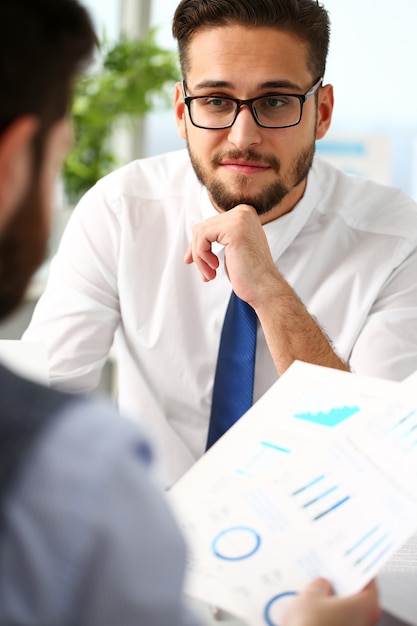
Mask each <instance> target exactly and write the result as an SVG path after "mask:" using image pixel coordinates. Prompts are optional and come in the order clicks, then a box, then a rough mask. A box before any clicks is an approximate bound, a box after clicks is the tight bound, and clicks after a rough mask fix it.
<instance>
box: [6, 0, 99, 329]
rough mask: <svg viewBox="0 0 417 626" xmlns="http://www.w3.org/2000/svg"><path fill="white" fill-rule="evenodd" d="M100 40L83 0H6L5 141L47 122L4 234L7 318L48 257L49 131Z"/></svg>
mask: <svg viewBox="0 0 417 626" xmlns="http://www.w3.org/2000/svg"><path fill="white" fill-rule="evenodd" d="M95 41H96V37H95V33H94V29H93V27H92V24H91V20H90V17H89V14H88V13H87V12H86V10H85V9H84V8H83V7H82V6H81V5H80V4H78V2H77V1H76V0H0V93H1V96H0V140H1V135H2V133H3V132H5V130H6V129H7V128H8V127H9V126H11V125H12V123H13V122H15V121H17V120H19V119H20V118H23V117H24V116H26V115H34V116H36V117H37V118H38V122H39V125H38V128H37V131H36V133H35V135H34V137H33V140H32V144H31V149H32V172H31V183H30V185H29V188H28V189H27V191H26V195H25V198H24V199H23V200H22V202H21V205H20V208H19V210H17V211H16V212H15V214H14V217H13V219H12V220H11V222H10V224H9V225H8V227H7V228H6V229H5V230H4V231H2V232H1V236H0V318H2V317H4V316H5V315H7V314H8V313H9V312H10V311H12V310H13V309H14V307H15V306H16V305H17V304H18V303H19V302H20V300H21V298H22V296H23V294H24V292H25V289H26V286H27V284H28V282H29V280H30V277H31V275H32V273H33V272H34V271H35V269H36V268H37V267H38V266H39V264H40V263H41V261H42V260H43V257H44V253H45V248H46V244H47V239H48V220H47V218H46V216H45V215H46V207H44V206H43V203H44V202H45V198H44V196H43V195H42V193H41V186H40V178H39V174H40V172H41V169H42V167H43V162H44V153H45V148H46V145H47V140H48V137H49V135H50V132H49V131H50V130H51V129H52V127H53V126H54V124H55V123H56V122H59V121H60V120H62V119H63V118H64V116H65V115H66V113H67V111H68V109H69V105H70V98H71V92H72V85H73V79H74V78H75V76H76V75H77V73H78V72H79V71H80V70H81V69H82V66H83V64H84V63H85V62H87V61H89V60H90V57H91V55H92V53H93V50H94V45H95ZM0 208H1V207H0Z"/></svg>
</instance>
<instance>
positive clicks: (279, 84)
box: [193, 80, 302, 91]
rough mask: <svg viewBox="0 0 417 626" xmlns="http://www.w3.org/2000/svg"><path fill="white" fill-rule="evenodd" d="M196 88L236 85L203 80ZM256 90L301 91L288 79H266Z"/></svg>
mask: <svg viewBox="0 0 417 626" xmlns="http://www.w3.org/2000/svg"><path fill="white" fill-rule="evenodd" d="M198 89H236V86H235V85H234V84H233V83H231V82H229V81H227V80H203V81H201V82H199V83H197V84H196V85H194V87H193V91H195V90H198ZM255 89H256V90H261V89H287V90H290V91H302V88H301V87H300V86H299V85H297V84H295V83H293V82H291V81H289V80H268V81H266V82H263V83H259V85H256V87H255Z"/></svg>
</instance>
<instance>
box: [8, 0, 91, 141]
mask: <svg viewBox="0 0 417 626" xmlns="http://www.w3.org/2000/svg"><path fill="white" fill-rule="evenodd" d="M94 43H95V34H94V29H93V27H92V24H91V20H90V17H89V15H88V13H87V12H86V10H85V9H84V8H83V7H82V6H81V5H79V4H78V2H77V1H76V0H1V1H0V92H1V98H0V133H1V131H2V130H3V129H4V128H5V127H6V126H7V125H8V124H9V123H10V122H12V121H13V120H14V119H16V118H18V117H19V116H21V115H24V114H28V113H29V114H35V115H37V116H39V118H40V125H41V128H42V129H43V130H44V131H45V130H46V129H47V128H49V127H50V126H51V125H52V124H53V123H54V122H55V121H57V120H58V119H60V118H62V117H63V116H64V115H65V113H66V111H67V109H68V104H69V99H70V94H71V87H72V80H73V78H74V76H75V75H76V74H77V72H78V71H79V70H80V69H81V66H82V64H83V63H84V62H85V61H87V60H88V59H89V58H90V56H91V54H92V51H93V48H94Z"/></svg>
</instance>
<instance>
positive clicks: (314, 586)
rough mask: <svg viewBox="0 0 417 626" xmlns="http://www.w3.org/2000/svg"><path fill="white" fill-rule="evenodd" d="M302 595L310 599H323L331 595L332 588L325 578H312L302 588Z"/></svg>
mask: <svg viewBox="0 0 417 626" xmlns="http://www.w3.org/2000/svg"><path fill="white" fill-rule="evenodd" d="M302 594H303V595H306V596H309V597H311V598H313V597H314V598H317V599H318V598H324V597H326V596H331V595H333V587H332V585H331V584H330V583H329V581H328V580H326V579H325V578H314V579H313V580H311V581H310V582H309V584H308V585H307V586H306V587H305V588H304V590H303V591H302Z"/></svg>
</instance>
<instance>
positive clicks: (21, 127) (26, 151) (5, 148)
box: [0, 115, 39, 227]
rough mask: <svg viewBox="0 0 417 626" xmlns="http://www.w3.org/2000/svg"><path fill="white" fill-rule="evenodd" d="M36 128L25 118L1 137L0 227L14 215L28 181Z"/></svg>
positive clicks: (31, 117) (33, 121)
mask: <svg viewBox="0 0 417 626" xmlns="http://www.w3.org/2000/svg"><path fill="white" fill-rule="evenodd" d="M38 126H39V122H38V120H37V118H36V117H35V116H34V115H24V116H21V117H19V118H17V119H16V120H15V121H14V122H12V123H11V124H10V125H9V126H8V127H7V128H6V130H5V131H3V133H1V134H0V227H3V225H4V223H5V222H6V221H8V220H9V218H10V217H11V216H12V215H13V211H14V210H15V209H16V208H17V207H18V205H19V202H20V200H21V199H22V198H23V196H24V194H25V192H26V189H27V185H28V184H29V182H30V180H31V171H32V167H33V164H32V151H31V142H32V139H33V136H34V135H35V133H36V131H37V129H38Z"/></svg>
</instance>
